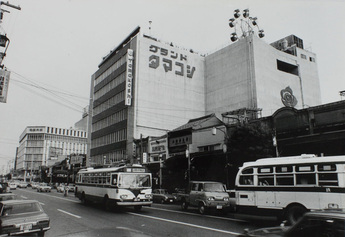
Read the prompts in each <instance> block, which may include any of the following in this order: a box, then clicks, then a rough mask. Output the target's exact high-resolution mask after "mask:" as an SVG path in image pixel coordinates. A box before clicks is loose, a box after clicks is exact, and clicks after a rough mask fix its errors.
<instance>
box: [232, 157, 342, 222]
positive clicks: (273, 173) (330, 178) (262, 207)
mask: <svg viewBox="0 0 345 237" xmlns="http://www.w3.org/2000/svg"><path fill="white" fill-rule="evenodd" d="M234 192H235V195H234V196H235V199H236V209H237V211H238V212H243V213H253V211H254V212H255V213H256V214H258V213H261V214H268V215H275V216H277V217H278V218H284V220H287V221H288V222H289V223H290V224H293V223H295V222H296V221H297V220H298V219H299V218H300V217H301V216H302V215H303V214H304V213H305V212H306V211H310V210H317V209H327V208H345V156H329V157H316V156H315V155H301V156H292V157H281V158H265V159H259V160H257V161H255V162H246V163H244V164H243V166H242V167H241V168H240V169H239V172H238V173H237V176H236V180H235V191H234Z"/></svg>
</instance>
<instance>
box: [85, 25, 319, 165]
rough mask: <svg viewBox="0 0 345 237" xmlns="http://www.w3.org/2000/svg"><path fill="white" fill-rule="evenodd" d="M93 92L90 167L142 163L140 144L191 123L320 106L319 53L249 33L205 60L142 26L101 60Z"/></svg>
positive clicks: (291, 41)
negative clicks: (239, 113)
mask: <svg viewBox="0 0 345 237" xmlns="http://www.w3.org/2000/svg"><path fill="white" fill-rule="evenodd" d="M90 94H91V98H90V112H91V113H90V114H92V116H91V115H90V116H91V118H90V122H89V129H90V130H89V131H90V133H89V135H90V136H89V138H90V140H91V141H90V143H91V147H90V150H89V155H90V159H91V163H92V164H104V162H107V164H115V163H119V162H121V161H123V160H128V161H130V160H132V159H137V158H140V159H141V160H142V158H143V153H141V154H137V153H136V152H135V151H136V145H135V141H136V140H137V139H139V138H140V137H149V136H152V137H160V136H163V135H165V134H167V132H168V131H170V130H173V129H175V128H177V127H179V126H181V125H183V124H185V123H186V122H187V121H189V120H190V119H191V118H198V117H202V116H205V115H207V114H215V115H216V116H219V117H220V115H221V114H223V113H225V112H228V111H234V110H238V109H242V108H248V109H253V110H258V111H260V112H261V113H262V115H263V116H270V115H272V114H273V113H274V112H275V111H276V110H277V109H279V108H281V107H285V106H286V107H293V108H296V109H303V108H305V107H306V106H315V105H319V104H321V96H320V85H319V77H318V73H317V64H316V55H315V54H314V53H312V52H309V51H307V50H304V49H303V41H302V40H301V39H299V38H298V37H296V36H289V37H286V38H285V39H282V40H280V41H277V42H275V43H273V44H272V45H269V44H267V43H265V42H264V41H262V40H261V39H259V38H257V37H256V36H254V35H249V36H248V37H246V38H243V39H241V40H239V41H238V42H236V43H233V44H230V45H228V46H226V47H224V48H222V49H220V50H218V51H216V52H214V53H211V54H209V55H207V56H205V55H200V54H198V53H195V52H194V51H193V50H191V49H190V50H187V49H183V48H180V47H177V46H175V45H174V44H173V43H170V42H169V43H167V42H162V41H160V40H158V39H155V38H153V37H151V36H147V35H144V34H141V32H140V28H139V27H137V28H136V29H135V30H134V31H133V32H132V33H131V34H130V35H128V37H126V38H125V39H124V40H123V41H122V42H121V43H120V44H119V45H118V46H117V47H116V48H114V49H113V50H112V51H111V52H110V53H109V54H108V55H107V56H106V57H104V58H103V60H102V62H101V63H100V64H99V69H98V70H97V71H96V72H95V73H94V74H93V75H92V78H91V93H90ZM142 152H143V151H142ZM146 155H148V157H150V154H146Z"/></svg>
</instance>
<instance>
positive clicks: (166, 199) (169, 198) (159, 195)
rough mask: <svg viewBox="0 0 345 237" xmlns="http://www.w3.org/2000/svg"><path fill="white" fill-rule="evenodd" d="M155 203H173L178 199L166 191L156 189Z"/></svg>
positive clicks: (154, 193) (153, 192) (154, 194)
mask: <svg viewBox="0 0 345 237" xmlns="http://www.w3.org/2000/svg"><path fill="white" fill-rule="evenodd" d="M152 196H153V202H158V203H172V202H175V201H176V197H174V196H173V195H172V194H170V193H168V191H167V190H166V189H155V190H153V191H152Z"/></svg>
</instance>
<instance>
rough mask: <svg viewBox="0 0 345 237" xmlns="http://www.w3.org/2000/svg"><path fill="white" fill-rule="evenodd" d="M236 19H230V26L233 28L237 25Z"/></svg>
mask: <svg viewBox="0 0 345 237" xmlns="http://www.w3.org/2000/svg"><path fill="white" fill-rule="evenodd" d="M234 22H235V19H234V18H231V19H230V20H229V26H230V27H231V28H233V27H235V23H234Z"/></svg>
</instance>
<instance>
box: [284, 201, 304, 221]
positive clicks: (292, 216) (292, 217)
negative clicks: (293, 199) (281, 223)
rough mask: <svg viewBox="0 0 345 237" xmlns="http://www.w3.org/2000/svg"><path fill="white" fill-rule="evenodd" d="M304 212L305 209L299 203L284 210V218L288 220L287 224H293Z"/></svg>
mask: <svg viewBox="0 0 345 237" xmlns="http://www.w3.org/2000/svg"><path fill="white" fill-rule="evenodd" d="M306 212H307V209H306V208H305V207H303V206H300V205H294V206H291V207H289V208H288V209H287V211H286V220H287V221H288V224H289V225H293V224H295V223H296V222H297V221H298V220H299V219H300V218H301V217H302V216H303V215H304V213H306Z"/></svg>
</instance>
